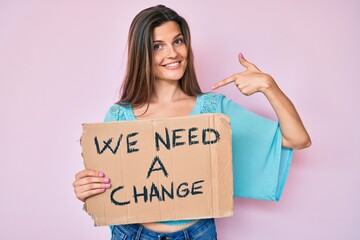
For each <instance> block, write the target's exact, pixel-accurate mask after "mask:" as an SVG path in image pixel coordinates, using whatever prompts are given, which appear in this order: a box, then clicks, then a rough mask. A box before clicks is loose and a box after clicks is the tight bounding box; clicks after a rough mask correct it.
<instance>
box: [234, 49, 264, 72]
mask: <svg viewBox="0 0 360 240" xmlns="http://www.w3.org/2000/svg"><path fill="white" fill-rule="evenodd" d="M238 59H239V62H240V64H241V65H243V66H244V67H245V68H247V69H256V70H258V71H260V69H258V68H257V67H256V66H255V64H253V63H251V62H249V61H247V60H246V59H245V58H244V55H243V54H242V53H239V55H238Z"/></svg>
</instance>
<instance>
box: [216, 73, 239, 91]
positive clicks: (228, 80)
mask: <svg viewBox="0 0 360 240" xmlns="http://www.w3.org/2000/svg"><path fill="white" fill-rule="evenodd" d="M234 81H235V77H234V75H233V76H230V77H228V78H225V79H223V80H221V81H220V82H217V83H215V84H214V85H212V87H211V89H212V90H215V89H218V88H219V87H222V86H225V85H228V84H229V83H232V82H234Z"/></svg>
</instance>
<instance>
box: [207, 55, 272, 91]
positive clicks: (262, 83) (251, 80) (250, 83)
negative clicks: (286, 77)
mask: <svg viewBox="0 0 360 240" xmlns="http://www.w3.org/2000/svg"><path fill="white" fill-rule="evenodd" d="M238 58H239V62H240V64H241V65H242V66H244V67H245V68H246V70H245V71H243V72H240V73H235V74H234V75H232V76H230V77H228V78H225V79H223V80H221V81H220V82H217V83H215V84H214V85H213V86H212V87H211V89H212V90H215V89H217V88H219V87H222V86H225V85H227V84H229V83H234V84H235V85H236V87H237V88H238V89H239V90H240V92H241V93H242V94H244V95H246V96H250V95H252V94H254V93H256V92H264V91H265V90H266V89H268V88H269V87H270V86H271V85H272V84H274V83H275V81H274V79H273V78H272V77H271V76H270V75H269V74H266V73H263V72H262V71H260V69H259V68H257V67H256V66H255V65H254V64H253V63H250V62H248V61H247V60H246V59H245V58H244V56H243V55H242V54H241V53H239V56H238Z"/></svg>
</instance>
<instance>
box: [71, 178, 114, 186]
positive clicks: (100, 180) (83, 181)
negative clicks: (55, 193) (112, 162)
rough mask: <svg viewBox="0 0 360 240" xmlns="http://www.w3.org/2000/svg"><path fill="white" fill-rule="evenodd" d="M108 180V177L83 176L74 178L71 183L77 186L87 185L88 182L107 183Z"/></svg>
mask: <svg viewBox="0 0 360 240" xmlns="http://www.w3.org/2000/svg"><path fill="white" fill-rule="evenodd" d="M109 182H110V179H109V178H100V177H84V178H80V179H77V180H75V181H74V183H73V186H74V187H78V186H83V185H88V184H92V183H109Z"/></svg>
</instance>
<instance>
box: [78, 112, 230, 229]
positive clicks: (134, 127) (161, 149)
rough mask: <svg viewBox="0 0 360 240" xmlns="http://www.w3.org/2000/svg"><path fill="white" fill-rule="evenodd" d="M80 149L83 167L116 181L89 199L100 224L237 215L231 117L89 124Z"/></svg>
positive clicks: (91, 212) (88, 209) (90, 212)
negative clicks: (234, 194) (234, 211)
mask: <svg viewBox="0 0 360 240" xmlns="http://www.w3.org/2000/svg"><path fill="white" fill-rule="evenodd" d="M167 133H168V134H167ZM81 146H82V149H83V152H82V155H83V159H84V165H85V168H88V169H95V170H99V171H102V172H104V173H105V176H106V177H108V178H110V179H111V188H110V189H107V190H106V191H105V192H104V193H102V194H99V195H96V196H93V197H90V198H88V199H87V200H86V208H85V210H86V211H87V212H88V213H89V214H90V215H91V216H92V217H93V219H94V221H95V225H97V226H100V225H116V224H128V223H145V222H156V221H165V220H184V219H200V218H209V217H215V218H219V217H226V216H231V215H232V214H233V176H232V174H233V173H232V156H231V127H230V122H229V118H228V117H227V116H226V115H223V114H202V115H195V116H189V117H179V118H168V119H161V120H138V121H119V122H111V123H94V124H83V135H82V137H81ZM144 193H146V194H144Z"/></svg>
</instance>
